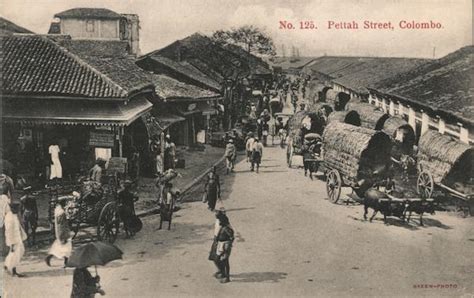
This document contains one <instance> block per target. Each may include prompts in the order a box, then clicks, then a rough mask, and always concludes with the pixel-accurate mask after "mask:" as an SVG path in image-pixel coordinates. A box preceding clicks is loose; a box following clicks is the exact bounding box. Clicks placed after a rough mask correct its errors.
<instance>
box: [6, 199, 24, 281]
mask: <svg viewBox="0 0 474 298" xmlns="http://www.w3.org/2000/svg"><path fill="white" fill-rule="evenodd" d="M10 209H11V210H10V212H8V213H7V215H6V216H5V238H6V243H7V246H9V247H10V252H9V253H8V255H7V257H6V258H5V264H4V266H5V268H6V270H7V271H8V272H10V274H11V275H12V276H17V277H25V275H24V274H20V273H18V271H17V269H16V268H17V266H18V265H19V264H20V261H21V258H22V257H23V255H24V254H25V246H24V245H23V241H25V240H26V238H27V236H26V233H25V231H24V230H23V228H22V227H21V224H20V219H19V218H18V213H19V212H20V204H19V203H12V204H11V205H10Z"/></svg>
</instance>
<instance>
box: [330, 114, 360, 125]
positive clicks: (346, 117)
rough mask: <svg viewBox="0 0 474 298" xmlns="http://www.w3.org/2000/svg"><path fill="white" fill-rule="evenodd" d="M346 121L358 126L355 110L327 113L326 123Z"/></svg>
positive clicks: (358, 118) (357, 116) (357, 115)
mask: <svg viewBox="0 0 474 298" xmlns="http://www.w3.org/2000/svg"><path fill="white" fill-rule="evenodd" d="M333 122H339V123H346V124H351V125H354V126H360V116H359V114H358V113H357V112H356V111H350V112H346V111H339V112H332V113H331V114H329V117H328V121H327V123H333Z"/></svg>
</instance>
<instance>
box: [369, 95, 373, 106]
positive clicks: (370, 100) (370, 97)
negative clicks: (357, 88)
mask: <svg viewBox="0 0 474 298" xmlns="http://www.w3.org/2000/svg"><path fill="white" fill-rule="evenodd" d="M372 100H373V97H372V94H369V104H372Z"/></svg>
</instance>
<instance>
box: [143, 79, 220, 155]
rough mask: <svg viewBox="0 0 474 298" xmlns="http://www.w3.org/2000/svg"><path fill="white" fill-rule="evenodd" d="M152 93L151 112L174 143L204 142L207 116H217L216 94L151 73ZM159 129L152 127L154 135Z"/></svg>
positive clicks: (188, 144) (208, 118) (217, 97)
mask: <svg viewBox="0 0 474 298" xmlns="http://www.w3.org/2000/svg"><path fill="white" fill-rule="evenodd" d="M151 77H152V82H153V83H154V85H155V90H156V95H157V97H158V99H159V100H160V102H159V103H158V104H155V107H154V108H153V110H152V115H153V116H154V117H155V119H156V120H158V121H159V122H160V121H161V122H167V123H166V124H162V125H160V126H161V130H166V131H167V132H168V133H169V134H170V136H171V138H172V139H173V141H174V142H175V143H176V144H177V145H186V146H192V145H194V144H196V143H205V142H206V141H207V140H206V139H207V133H208V132H209V130H210V127H211V119H215V118H216V117H217V116H218V110H217V109H216V107H217V102H218V100H219V99H221V96H220V94H218V93H216V92H213V91H210V90H206V89H203V88H200V87H198V86H194V85H189V84H186V83H183V82H180V81H178V80H175V79H173V78H170V77H168V76H165V75H155V74H153V75H151ZM159 132H160V130H158V131H154V135H155V136H158V134H159Z"/></svg>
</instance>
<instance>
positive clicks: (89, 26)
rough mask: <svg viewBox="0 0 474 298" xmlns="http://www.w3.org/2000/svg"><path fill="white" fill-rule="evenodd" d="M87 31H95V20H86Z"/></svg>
mask: <svg viewBox="0 0 474 298" xmlns="http://www.w3.org/2000/svg"><path fill="white" fill-rule="evenodd" d="M86 31H87V32H94V20H87V21H86Z"/></svg>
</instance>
